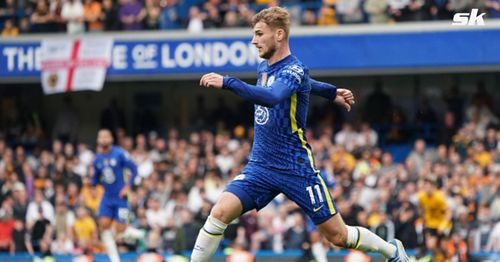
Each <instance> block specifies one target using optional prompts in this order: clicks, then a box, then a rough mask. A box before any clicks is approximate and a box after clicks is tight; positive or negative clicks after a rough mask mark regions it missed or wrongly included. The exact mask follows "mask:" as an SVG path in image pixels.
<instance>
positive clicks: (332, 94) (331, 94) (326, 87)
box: [309, 78, 355, 111]
mask: <svg viewBox="0 0 500 262" xmlns="http://www.w3.org/2000/svg"><path fill="white" fill-rule="evenodd" d="M309 83H310V84H311V94H313V95H317V96H321V97H323V98H326V99H328V100H331V101H334V102H335V103H336V104H338V105H340V106H342V107H344V108H345V109H347V111H351V107H352V106H353V105H354V103H355V101H354V95H353V94H352V92H351V90H349V89H345V88H337V87H336V86H334V85H332V84H329V83H325V82H321V81H317V80H314V79H312V78H310V79H309Z"/></svg>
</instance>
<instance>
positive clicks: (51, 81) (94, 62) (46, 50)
mask: <svg viewBox="0 0 500 262" xmlns="http://www.w3.org/2000/svg"><path fill="white" fill-rule="evenodd" d="M112 48H113V40H112V39H111V38H103V37H89V38H83V39H66V38H64V39H62V38H61V39H47V40H43V41H42V45H41V65H42V74H41V76H42V87H43V92H44V93H45V94H46V95H48V94H55V93H62V92H72V91H80V90H93V91H101V90H102V87H103V85H104V79H105V78H106V70H107V68H108V66H109V63H110V59H111V49H112Z"/></svg>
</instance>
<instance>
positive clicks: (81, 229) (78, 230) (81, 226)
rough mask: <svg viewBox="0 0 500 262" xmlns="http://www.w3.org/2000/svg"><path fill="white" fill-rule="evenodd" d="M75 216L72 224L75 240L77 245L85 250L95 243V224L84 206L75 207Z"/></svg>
mask: <svg viewBox="0 0 500 262" xmlns="http://www.w3.org/2000/svg"><path fill="white" fill-rule="evenodd" d="M76 217H77V218H76V221H75V223H74V224H73V232H74V236H75V241H76V242H77V245H78V247H80V248H81V249H84V250H85V249H87V248H89V247H91V246H93V244H95V243H97V233H98V232H97V225H96V223H95V221H94V219H93V218H92V217H91V216H89V213H88V211H87V209H86V208H85V207H79V208H78V209H77V211H76Z"/></svg>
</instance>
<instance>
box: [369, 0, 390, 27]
mask: <svg viewBox="0 0 500 262" xmlns="http://www.w3.org/2000/svg"><path fill="white" fill-rule="evenodd" d="M363 7H364V10H365V12H366V13H367V14H368V16H369V20H370V23H372V24H384V23H387V22H389V16H387V7H388V3H387V0H366V1H365V2H364V6H363Z"/></svg>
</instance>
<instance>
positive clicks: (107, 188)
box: [92, 129, 137, 262]
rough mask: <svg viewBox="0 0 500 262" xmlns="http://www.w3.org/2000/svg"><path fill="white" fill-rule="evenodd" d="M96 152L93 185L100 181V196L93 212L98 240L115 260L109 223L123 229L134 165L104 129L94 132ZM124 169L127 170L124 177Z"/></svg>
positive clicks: (122, 230)
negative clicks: (97, 225) (127, 173)
mask: <svg viewBox="0 0 500 262" xmlns="http://www.w3.org/2000/svg"><path fill="white" fill-rule="evenodd" d="M97 147H98V150H97V152H98V153H97V155H96V158H95V160H94V177H93V179H92V184H93V186H96V185H97V184H98V183H102V184H103V185H104V196H103V198H102V200H101V203H100V205H99V211H98V213H97V216H98V217H99V227H100V229H101V240H102V242H103V243H104V246H105V247H106V250H107V253H108V256H109V259H110V260H111V262H119V261H120V257H119V255H118V250H117V248H116V243H115V240H114V238H113V234H112V233H111V223H112V222H113V220H114V221H116V222H117V227H116V231H117V232H118V233H123V232H124V231H125V228H126V222H127V218H128V214H129V213H128V212H129V210H128V200H127V195H128V192H129V190H130V187H131V186H133V183H134V181H135V178H136V176H137V166H136V165H135V164H134V162H133V161H132V159H130V156H129V154H128V153H127V151H125V150H123V149H121V148H120V147H117V146H113V136H112V135H111V132H110V131H109V130H107V129H101V130H99V133H98V134H97ZM125 170H129V172H130V173H131V176H130V178H129V179H128V181H126V180H125V172H124V171H125Z"/></svg>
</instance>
